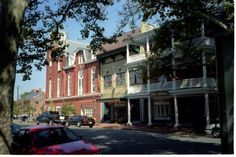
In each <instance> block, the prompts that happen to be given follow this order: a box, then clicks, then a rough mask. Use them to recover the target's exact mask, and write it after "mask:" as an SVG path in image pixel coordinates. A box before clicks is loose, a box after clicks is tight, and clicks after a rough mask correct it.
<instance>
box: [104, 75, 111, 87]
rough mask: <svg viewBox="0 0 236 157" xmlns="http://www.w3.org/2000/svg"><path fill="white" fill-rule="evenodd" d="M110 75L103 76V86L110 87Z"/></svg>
mask: <svg viewBox="0 0 236 157" xmlns="http://www.w3.org/2000/svg"><path fill="white" fill-rule="evenodd" d="M111 78H112V76H111V75H107V76H104V86H105V87H111Z"/></svg>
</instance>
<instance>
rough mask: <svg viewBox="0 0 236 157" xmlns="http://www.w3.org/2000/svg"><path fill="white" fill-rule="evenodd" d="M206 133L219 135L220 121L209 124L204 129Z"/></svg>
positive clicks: (214, 135)
mask: <svg viewBox="0 0 236 157" xmlns="http://www.w3.org/2000/svg"><path fill="white" fill-rule="evenodd" d="M206 133H207V134H210V135H212V136H213V137H220V123H216V124H210V125H209V126H208V127H207V129H206Z"/></svg>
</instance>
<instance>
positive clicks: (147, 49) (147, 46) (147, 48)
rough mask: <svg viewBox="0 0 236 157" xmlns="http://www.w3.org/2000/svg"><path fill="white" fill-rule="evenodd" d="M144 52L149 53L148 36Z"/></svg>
mask: <svg viewBox="0 0 236 157" xmlns="http://www.w3.org/2000/svg"><path fill="white" fill-rule="evenodd" d="M146 51H147V52H146V53H149V51H150V46H149V37H146Z"/></svg>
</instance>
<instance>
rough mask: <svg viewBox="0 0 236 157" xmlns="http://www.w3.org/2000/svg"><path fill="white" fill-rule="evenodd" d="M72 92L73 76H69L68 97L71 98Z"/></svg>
mask: <svg viewBox="0 0 236 157" xmlns="http://www.w3.org/2000/svg"><path fill="white" fill-rule="evenodd" d="M71 90H72V80H71V75H68V96H71Z"/></svg>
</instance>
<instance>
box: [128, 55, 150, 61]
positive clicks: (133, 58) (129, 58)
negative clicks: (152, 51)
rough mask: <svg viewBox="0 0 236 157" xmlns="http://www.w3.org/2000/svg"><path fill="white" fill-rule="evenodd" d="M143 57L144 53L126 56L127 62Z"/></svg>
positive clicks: (144, 57) (139, 59) (142, 58)
mask: <svg viewBox="0 0 236 157" xmlns="http://www.w3.org/2000/svg"><path fill="white" fill-rule="evenodd" d="M144 59H146V56H145V54H135V55H131V56H129V57H128V58H127V63H133V62H137V61H141V60H144Z"/></svg>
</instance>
